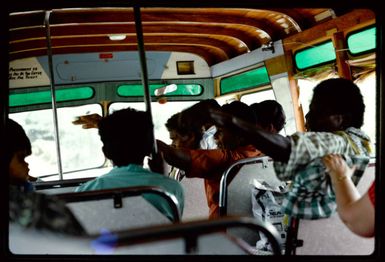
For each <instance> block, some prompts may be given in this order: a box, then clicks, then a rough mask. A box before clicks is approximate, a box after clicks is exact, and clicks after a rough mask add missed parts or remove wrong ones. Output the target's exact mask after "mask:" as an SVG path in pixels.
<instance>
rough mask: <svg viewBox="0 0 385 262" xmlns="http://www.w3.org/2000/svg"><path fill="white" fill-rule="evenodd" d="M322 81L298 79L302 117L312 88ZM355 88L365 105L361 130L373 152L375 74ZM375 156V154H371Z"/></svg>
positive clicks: (374, 139) (374, 137)
mask: <svg viewBox="0 0 385 262" xmlns="http://www.w3.org/2000/svg"><path fill="white" fill-rule="evenodd" d="M322 80H323V79H320V80H317V81H314V80H313V81H312V80H310V79H299V80H298V85H299V89H300V92H299V93H300V98H299V100H300V103H301V105H302V110H303V114H304V116H305V115H306V114H307V112H309V105H310V101H311V98H312V97H313V88H314V87H315V86H316V85H317V84H318V83H319V82H321V81H322ZM356 84H357V86H358V87H359V88H360V90H361V94H362V95H363V97H364V103H365V115H364V125H363V126H362V127H361V129H362V130H363V131H364V132H365V133H366V134H368V135H369V137H370V140H371V141H372V144H373V151H374V150H375V143H376V119H375V118H376V104H375V103H374V101H376V77H375V73H373V74H371V75H370V76H368V77H366V78H364V79H363V80H361V81H358V82H356ZM373 155H375V152H373Z"/></svg>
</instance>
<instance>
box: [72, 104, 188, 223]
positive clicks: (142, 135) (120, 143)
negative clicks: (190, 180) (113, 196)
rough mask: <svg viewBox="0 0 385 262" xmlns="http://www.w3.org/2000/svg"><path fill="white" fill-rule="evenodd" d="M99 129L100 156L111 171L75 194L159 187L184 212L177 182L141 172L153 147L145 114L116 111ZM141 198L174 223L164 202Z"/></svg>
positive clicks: (156, 198)
mask: <svg viewBox="0 0 385 262" xmlns="http://www.w3.org/2000/svg"><path fill="white" fill-rule="evenodd" d="M98 127H99V135H100V139H101V140H102V142H103V148H102V150H103V153H104V155H105V156H106V158H108V159H110V160H111V161H112V163H113V165H114V168H113V169H112V170H111V171H110V172H109V173H107V174H105V175H102V176H100V177H97V178H95V179H94V180H91V181H88V182H87V183H85V184H83V185H81V186H79V187H77V188H76V190H75V191H76V192H81V191H88V190H101V189H111V188H119V187H130V186H158V187H161V188H163V189H164V190H165V191H166V192H168V193H170V194H173V195H174V196H175V197H176V199H177V200H178V205H179V209H180V212H183V206H184V196H183V188H182V186H181V185H180V184H179V182H178V181H175V180H174V179H171V178H169V177H167V176H164V175H161V174H158V173H154V172H151V171H149V170H147V169H144V168H143V160H144V157H145V156H148V155H150V153H151V150H152V147H153V143H152V138H151V137H152V123H151V119H149V117H148V114H147V113H146V112H142V111H136V110H134V109H131V108H127V109H122V110H118V111H115V112H114V113H112V114H111V115H109V116H107V117H104V118H102V119H101V120H100V122H99V124H98ZM144 198H145V199H146V200H148V201H149V202H150V203H151V204H152V205H154V207H156V208H157V209H158V210H159V211H160V212H162V213H163V214H164V215H166V216H167V217H168V218H169V219H170V220H173V214H172V209H171V208H170V207H169V205H168V203H167V201H166V200H164V199H163V198H162V197H160V196H158V195H154V194H145V195H144Z"/></svg>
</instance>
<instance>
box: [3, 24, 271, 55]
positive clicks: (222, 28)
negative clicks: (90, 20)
mask: <svg viewBox="0 0 385 262" xmlns="http://www.w3.org/2000/svg"><path fill="white" fill-rule="evenodd" d="M135 33H136V31H135V25H134V24H132V23H130V24H117V25H110V24H102V25H66V26H51V36H52V37H55V36H69V37H72V36H80V35H84V36H87V35H106V36H107V35H111V34H135ZM143 33H144V35H146V34H149V33H151V34H154V33H158V34H160V33H165V34H171V33H173V34H193V35H200V34H201V35H212V36H224V37H232V38H235V39H238V41H241V42H243V43H244V44H245V45H246V46H247V48H248V49H249V50H253V49H256V48H258V47H260V46H261V45H262V44H265V43H266V41H264V39H261V38H260V34H259V33H258V31H257V30H256V28H254V27H251V26H245V25H228V24H210V25H205V24H203V23H194V24H191V23H190V24H186V25H183V26H175V24H173V23H146V24H143ZM45 34H46V33H45V29H44V27H34V28H21V29H18V30H12V31H11V32H10V35H11V40H12V41H23V40H24V41H25V40H28V39H34V38H38V37H45Z"/></svg>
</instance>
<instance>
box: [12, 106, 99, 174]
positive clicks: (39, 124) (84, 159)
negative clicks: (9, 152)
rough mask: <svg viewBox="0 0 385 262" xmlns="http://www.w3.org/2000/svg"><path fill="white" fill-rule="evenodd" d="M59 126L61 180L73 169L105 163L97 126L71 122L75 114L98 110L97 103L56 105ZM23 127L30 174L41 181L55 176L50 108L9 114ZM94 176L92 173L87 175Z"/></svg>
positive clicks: (55, 165) (53, 139) (55, 157)
mask: <svg viewBox="0 0 385 262" xmlns="http://www.w3.org/2000/svg"><path fill="white" fill-rule="evenodd" d="M57 113H58V126H59V141H60V152H61V160H62V161H61V162H62V170H63V179H70V178H76V176H75V175H74V174H73V172H74V171H79V170H85V169H91V168H96V167H100V166H102V165H103V164H104V162H105V157H104V155H103V152H102V150H101V147H102V144H101V141H100V138H99V135H98V130H97V129H95V128H94V129H82V128H81V126H77V125H74V124H72V121H73V120H74V119H75V117H76V116H79V115H86V114H93V113H97V114H99V115H102V108H101V106H100V105H98V104H93V105H84V106H77V107H66V108H58V109H57ZM10 118H11V119H13V120H15V121H16V122H18V123H19V124H20V125H22V126H23V128H24V130H25V131H26V134H27V136H28V138H29V139H30V141H31V144H32V155H31V156H29V157H28V158H27V162H28V163H29V168H30V175H31V176H34V177H41V178H42V179H43V180H57V179H58V175H57V174H58V170H59V169H58V157H57V151H56V143H55V135H54V124H53V114H52V110H51V109H46V110H37V111H29V112H22V113H13V114H10ZM90 176H95V173H92V174H90Z"/></svg>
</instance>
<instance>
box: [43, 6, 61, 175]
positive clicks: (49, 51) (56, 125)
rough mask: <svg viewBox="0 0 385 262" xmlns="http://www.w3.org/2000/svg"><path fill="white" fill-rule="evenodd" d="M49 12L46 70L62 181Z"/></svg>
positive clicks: (47, 19)
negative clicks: (47, 69) (48, 77)
mask: <svg viewBox="0 0 385 262" xmlns="http://www.w3.org/2000/svg"><path fill="white" fill-rule="evenodd" d="M50 14H51V11H46V12H45V19H44V26H45V30H46V40H47V57H48V68H49V76H50V80H51V81H50V85H51V102H52V111H53V123H54V137H55V143H56V155H57V165H58V172H59V180H63V169H62V161H61V153H60V139H59V124H58V117H57V107H56V91H55V77H54V73H53V62H52V43H51V31H50V26H49V17H50Z"/></svg>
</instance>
